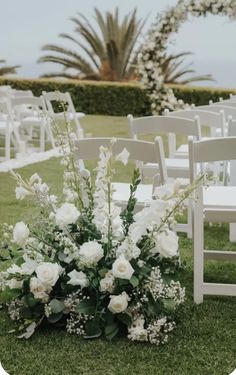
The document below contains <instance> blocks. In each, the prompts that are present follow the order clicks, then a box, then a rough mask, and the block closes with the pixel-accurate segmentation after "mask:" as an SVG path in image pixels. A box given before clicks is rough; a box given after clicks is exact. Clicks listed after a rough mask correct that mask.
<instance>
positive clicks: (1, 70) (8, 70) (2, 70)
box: [0, 59, 20, 76]
mask: <svg viewBox="0 0 236 375" xmlns="http://www.w3.org/2000/svg"><path fill="white" fill-rule="evenodd" d="M5 63H6V60H3V59H2V60H0V64H5ZM17 68H20V65H15V66H0V76H4V75H7V74H16V69H17Z"/></svg>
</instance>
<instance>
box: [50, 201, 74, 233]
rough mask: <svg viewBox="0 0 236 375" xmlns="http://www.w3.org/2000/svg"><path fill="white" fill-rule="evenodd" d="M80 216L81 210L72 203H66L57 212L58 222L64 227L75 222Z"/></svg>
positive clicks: (56, 218)
mask: <svg viewBox="0 0 236 375" xmlns="http://www.w3.org/2000/svg"><path fill="white" fill-rule="evenodd" d="M79 216H80V212H79V211H78V210H77V208H76V207H75V205H74V204H72V203H64V204H63V205H62V206H61V207H60V208H58V210H57V211H56V214H55V220H56V224H57V225H58V226H59V227H60V228H63V227H65V226H66V225H68V224H74V223H75V222H76V221H77V219H78V217H79Z"/></svg>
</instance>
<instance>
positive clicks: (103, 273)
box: [98, 268, 108, 277]
mask: <svg viewBox="0 0 236 375" xmlns="http://www.w3.org/2000/svg"><path fill="white" fill-rule="evenodd" d="M107 271H108V269H107V268H102V269H101V270H99V271H98V273H99V276H101V277H104V276H105V275H106V273H107Z"/></svg>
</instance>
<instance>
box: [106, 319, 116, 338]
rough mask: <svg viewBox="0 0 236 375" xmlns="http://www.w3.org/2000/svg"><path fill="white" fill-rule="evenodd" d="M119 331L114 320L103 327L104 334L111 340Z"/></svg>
mask: <svg viewBox="0 0 236 375" xmlns="http://www.w3.org/2000/svg"><path fill="white" fill-rule="evenodd" d="M118 332H119V327H118V324H117V323H116V322H113V323H110V324H108V325H106V327H105V336H106V338H107V339H108V340H112V339H113V338H114V337H115V336H116V335H117V333H118Z"/></svg>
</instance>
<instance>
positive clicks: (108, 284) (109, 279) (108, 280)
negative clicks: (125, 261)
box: [100, 271, 115, 293]
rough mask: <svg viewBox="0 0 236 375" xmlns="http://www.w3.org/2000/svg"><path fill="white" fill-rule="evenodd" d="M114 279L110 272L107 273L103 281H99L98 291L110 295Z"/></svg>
mask: <svg viewBox="0 0 236 375" xmlns="http://www.w3.org/2000/svg"><path fill="white" fill-rule="evenodd" d="M114 283H115V278H114V275H113V273H112V271H108V272H107V273H106V275H105V277H104V278H103V279H101V280H100V291H101V292H109V293H112V292H113V290H114Z"/></svg>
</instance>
